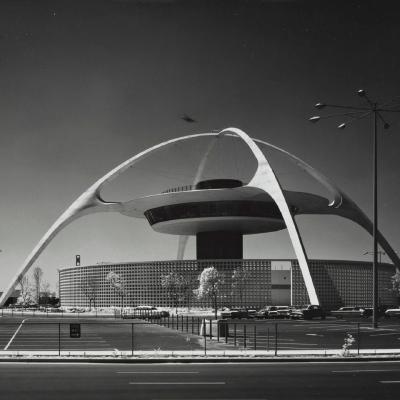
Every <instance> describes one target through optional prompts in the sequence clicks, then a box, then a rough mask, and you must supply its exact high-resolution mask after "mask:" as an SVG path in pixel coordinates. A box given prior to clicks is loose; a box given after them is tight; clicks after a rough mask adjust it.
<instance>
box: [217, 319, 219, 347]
mask: <svg viewBox="0 0 400 400" xmlns="http://www.w3.org/2000/svg"><path fill="white" fill-rule="evenodd" d="M217 342H219V324H218V320H217Z"/></svg>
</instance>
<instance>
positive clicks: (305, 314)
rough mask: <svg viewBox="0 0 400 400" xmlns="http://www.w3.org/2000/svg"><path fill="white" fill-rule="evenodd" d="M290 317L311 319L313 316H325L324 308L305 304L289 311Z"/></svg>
mask: <svg viewBox="0 0 400 400" xmlns="http://www.w3.org/2000/svg"><path fill="white" fill-rule="evenodd" d="M290 318H292V319H313V318H321V319H325V318H326V312H325V310H324V309H323V308H322V307H321V306H318V305H313V304H309V305H307V306H304V307H301V308H298V309H294V310H292V311H291V312H290Z"/></svg>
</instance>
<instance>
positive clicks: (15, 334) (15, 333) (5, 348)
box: [3, 318, 28, 350]
mask: <svg viewBox="0 0 400 400" xmlns="http://www.w3.org/2000/svg"><path fill="white" fill-rule="evenodd" d="M27 319H28V318H26V319H24V320H22V322H21V324H20V325H19V327H18V328H17V330H16V331H15V332H14V335H13V336H12V338H11V339H10V341H9V342H8V343H7V345H6V347H4V349H3V350H7V349H8V347H9V346H10V344H11V343H12V341H13V340H14V338H15V336H17V334H18V332H19V330H20V329H21V328H22V324H23V323H24V322H25V321H26V320H27Z"/></svg>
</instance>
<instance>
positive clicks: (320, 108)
mask: <svg viewBox="0 0 400 400" xmlns="http://www.w3.org/2000/svg"><path fill="white" fill-rule="evenodd" d="M325 107H326V104H324V103H317V104H316V105H315V108H318V110H322V109H323V108H325Z"/></svg>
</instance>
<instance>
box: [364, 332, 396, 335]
mask: <svg viewBox="0 0 400 400" xmlns="http://www.w3.org/2000/svg"><path fill="white" fill-rule="evenodd" d="M399 334H400V333H399V332H392V333H377V334H376V335H369V336H389V335H399Z"/></svg>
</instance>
